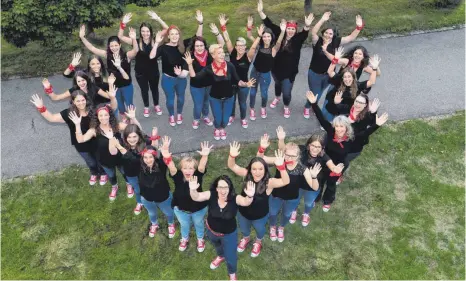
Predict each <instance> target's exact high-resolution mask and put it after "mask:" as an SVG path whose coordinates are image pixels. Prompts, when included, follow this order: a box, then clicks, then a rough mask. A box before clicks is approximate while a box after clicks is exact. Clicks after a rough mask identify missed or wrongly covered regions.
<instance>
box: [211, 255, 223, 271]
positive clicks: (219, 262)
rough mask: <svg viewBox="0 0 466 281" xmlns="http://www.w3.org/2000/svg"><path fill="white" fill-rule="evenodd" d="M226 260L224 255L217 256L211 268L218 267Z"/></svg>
mask: <svg viewBox="0 0 466 281" xmlns="http://www.w3.org/2000/svg"><path fill="white" fill-rule="evenodd" d="M224 261H225V258H224V257H220V256H217V257H216V258H215V259H214V260H213V261H212V262H211V263H210V269H216V268H218V267H219V266H220V265H221V264H222V262H224Z"/></svg>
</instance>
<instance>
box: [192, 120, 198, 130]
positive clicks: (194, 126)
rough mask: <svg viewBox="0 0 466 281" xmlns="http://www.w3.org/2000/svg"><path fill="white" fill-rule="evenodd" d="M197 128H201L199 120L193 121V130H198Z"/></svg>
mask: <svg viewBox="0 0 466 281" xmlns="http://www.w3.org/2000/svg"><path fill="white" fill-rule="evenodd" d="M197 128H199V121H198V120H194V121H193V129H194V130H196V129H197Z"/></svg>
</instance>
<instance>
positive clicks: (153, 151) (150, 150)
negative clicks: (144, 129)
mask: <svg viewBox="0 0 466 281" xmlns="http://www.w3.org/2000/svg"><path fill="white" fill-rule="evenodd" d="M146 153H150V154H152V155H154V157H157V151H155V150H153V149H147V148H144V150H143V151H141V153H140V155H141V156H144V154H146Z"/></svg>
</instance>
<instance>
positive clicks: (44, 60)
mask: <svg viewBox="0 0 466 281" xmlns="http://www.w3.org/2000/svg"><path fill="white" fill-rule="evenodd" d="M438 1H440V0H419V1H407V0H384V1H382V0H326V1H324V0H314V1H313V2H314V4H313V11H314V14H315V15H316V20H315V21H314V23H315V22H316V21H317V20H318V19H319V18H320V17H321V16H322V14H323V12H325V11H328V10H331V11H332V12H333V13H332V17H331V22H332V23H333V24H335V25H336V26H337V27H338V28H339V29H340V30H341V33H342V34H347V33H349V32H350V31H351V30H353V29H354V26H355V22H354V18H355V16H356V15H357V14H361V15H362V16H363V18H364V20H365V22H366V27H365V28H364V31H363V32H362V33H361V36H366V37H371V36H374V35H378V34H385V33H405V32H409V31H412V30H423V29H432V28H439V27H444V26H451V25H457V24H464V22H465V19H464V13H465V2H464V0H459V1H460V4H459V5H458V6H455V5H452V6H449V7H446V8H436V7H435V6H433V5H432V3H433V2H438ZM450 2H455V1H454V0H452V1H450ZM264 5H265V13H266V14H267V15H268V16H270V17H271V18H272V19H273V20H275V21H276V22H278V20H279V19H280V18H282V17H283V18H287V19H298V20H299V22H300V24H301V26H302V23H303V15H304V9H303V0H293V1H282V0H265V1H264ZM148 9H149V8H143V7H137V6H135V5H133V4H132V5H128V6H127V8H126V12H132V13H133V14H134V16H133V21H132V23H131V24H130V26H133V27H139V24H140V23H141V22H142V21H150V20H149V18H148V16H147V15H146V11H147V10H148ZM196 9H201V10H202V11H203V13H204V19H205V22H206V23H210V22H216V23H217V22H218V21H217V16H218V14H219V13H226V14H227V15H228V16H229V17H230V21H229V25H228V27H229V32H230V35H231V36H232V38H234V37H236V36H238V35H242V36H245V35H246V30H245V25H246V17H247V16H248V15H250V14H252V15H254V17H255V20H256V25H257V23H258V22H259V20H260V18H259V16H258V14H257V9H256V1H255V0H248V1H244V0H203V1H201V0H167V1H166V2H164V3H163V4H162V5H160V6H158V7H156V8H155V9H154V10H155V11H156V12H157V13H158V14H159V15H160V16H161V17H162V18H163V19H164V20H165V21H166V22H167V23H168V24H177V25H179V26H180V28H181V29H182V31H183V33H184V34H186V35H188V36H191V35H192V34H194V32H195V29H196V22H195V20H194V13H195V10H196ZM118 25H119V20H118V19H116V20H115V24H114V25H113V26H112V27H110V28H101V29H98V30H97V31H96V35H97V39H99V40H100V42H101V43H102V44H103V42H106V39H107V38H108V37H109V36H110V35H116V33H117V31H118ZM205 28H206V34H207V33H210V32H209V30H208V25H205ZM77 32H78V29H76V33H75V34H74V36H73V38H70V41H69V42H68V43H67V44H66V45H65V46H61V47H60V48H59V49H48V48H44V47H42V46H41V45H40V44H39V43H38V42H32V43H30V44H28V45H27V46H26V47H24V48H21V49H19V48H15V47H14V46H12V45H11V44H8V43H7V42H6V41H5V40H4V39H3V38H2V41H1V43H2V62H1V66H2V78H8V77H12V76H48V75H52V74H54V73H59V72H61V71H63V70H64V68H66V66H67V65H68V64H69V63H70V62H71V60H70V59H71V54H72V53H73V52H75V51H78V50H81V51H83V50H84V46H83V45H82V44H81V42H80V41H79V38H78V35H77ZM207 38H208V39H209V42H212V41H213V40H214V38H213V37H212V36H211V35H210V34H209V35H208V36H207ZM83 61H85V60H83ZM84 63H85V62H84Z"/></svg>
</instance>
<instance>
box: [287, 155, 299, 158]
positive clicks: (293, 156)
mask: <svg viewBox="0 0 466 281" xmlns="http://www.w3.org/2000/svg"><path fill="white" fill-rule="evenodd" d="M285 156H286V157H288V158H296V157H298V155H289V154H285Z"/></svg>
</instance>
